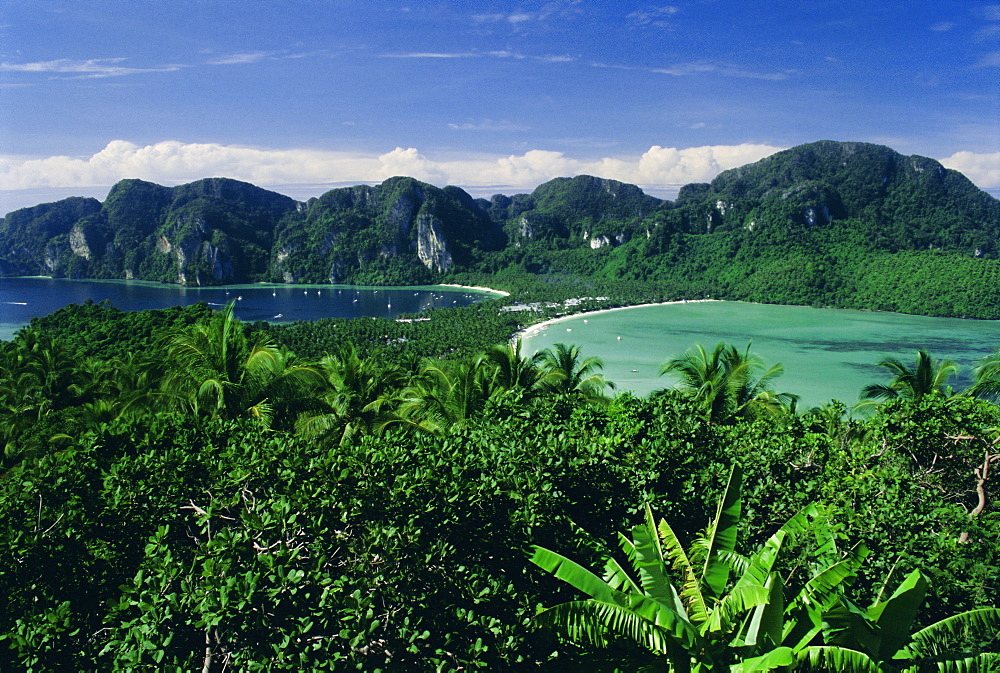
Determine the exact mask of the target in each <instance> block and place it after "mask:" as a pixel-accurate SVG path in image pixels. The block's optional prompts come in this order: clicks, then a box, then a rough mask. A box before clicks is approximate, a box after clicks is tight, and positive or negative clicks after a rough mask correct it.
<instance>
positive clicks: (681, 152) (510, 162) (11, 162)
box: [0, 140, 780, 196]
mask: <svg viewBox="0 0 1000 673" xmlns="http://www.w3.org/2000/svg"><path fill="white" fill-rule="evenodd" d="M779 149H780V148H778V147H772V146H770V145H751V144H744V145H732V146H727V145H722V146H706V147H693V148H688V149H676V148H664V147H660V146H658V145H657V146H653V147H651V148H650V149H649V150H648V151H647V152H645V153H644V154H642V155H641V156H630V157H602V158H596V159H581V158H574V157H570V156H567V155H566V154H564V153H563V152H554V151H550V150H540V149H535V150H530V151H527V152H525V153H524V154H520V155H509V156H495V155H494V156H482V155H479V156H474V157H465V158H449V159H433V158H430V157H427V156H425V155H423V154H421V153H420V152H419V151H418V150H417V149H416V148H412V147H410V148H403V147H397V148H395V149H394V150H392V151H391V152H386V153H384V154H381V155H377V154H364V153H350V152H333V151H323V150H304V149H259V148H250V147H239V146H231V145H219V144H213V143H181V142H178V141H164V142H160V143H156V144H153V145H145V146H140V145H136V144H133V143H130V142H126V141H124V140H115V141H113V142H110V143H108V145H107V146H106V147H105V148H104V149H102V150H101V151H100V152H98V153H96V154H94V155H93V156H90V157H67V156H53V157H45V158H24V157H15V156H6V157H0V190H5V191H8V192H10V191H18V190H37V189H64V188H93V187H98V186H111V185H113V184H114V183H115V182H117V181H118V180H121V179H124V178H140V179H143V180H149V181H151V182H157V183H159V184H166V185H176V184H182V183H185V182H191V181H193V180H197V179H200V178H204V177H210V176H224V177H230V178H234V179H238V180H245V181H247V182H251V183H253V184H256V185H260V186H263V187H268V188H271V189H276V190H278V191H281V190H282V187H283V186H288V185H316V192H315V194H314V195H317V196H318V195H319V193H321V192H322V191H323V189H324V187H323V186H324V185H335V184H337V185H339V184H344V183H361V182H380V181H382V180H384V179H386V178H388V177H391V176H394V175H409V176H412V177H415V178H417V179H420V180H424V181H426V182H430V183H432V184H436V185H445V184H453V185H459V186H462V187H467V188H470V189H475V190H477V191H479V192H482V191H483V190H485V189H487V188H494V187H495V188H496V191H506V192H508V193H511V192H514V191H530V190H531V189H533V188H534V187H536V186H537V185H538V184H540V183H542V182H545V181H546V180H550V179H552V178H555V177H562V176H573V175H580V174H589V175H597V176H600V177H607V178H612V179H616V180H621V181H624V182H631V183H635V184H639V185H641V186H642V187H643V188H645V189H647V190H648V191H650V192H651V193H657V194H665V193H669V192H670V191H671V190H674V189H676V187H677V186H679V185H682V184H686V183H688V182H703V181H707V180H711V179H712V178H713V177H715V176H716V175H717V174H718V173H719V172H720V171H722V170H725V169H727V168H733V167H736V166H740V165H743V164H746V163H749V162H752V161H756V160H758V159H760V158H762V157H764V156H767V155H768V154H771V153H773V152H775V151H777V150H779Z"/></svg>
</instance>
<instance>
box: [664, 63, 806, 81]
mask: <svg viewBox="0 0 1000 673" xmlns="http://www.w3.org/2000/svg"><path fill="white" fill-rule="evenodd" d="M649 71H650V72H655V73H659V74H661V75H673V76H674V77H686V76H688V75H699V74H703V73H713V74H717V75H724V76H726V77H740V78H743V79H763V80H770V81H779V80H785V79H788V78H789V77H790V76H791V74H792V73H793V71H790V70H786V71H784V72H754V71H752V70H745V69H743V68H739V67H737V66H733V65H728V64H725V63H713V62H711V61H692V62H690V63H675V64H674V65H671V66H667V67H663V68H650V70H649Z"/></svg>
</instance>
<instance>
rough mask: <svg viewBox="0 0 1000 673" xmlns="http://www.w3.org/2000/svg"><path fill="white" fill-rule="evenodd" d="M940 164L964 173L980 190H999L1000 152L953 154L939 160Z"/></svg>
mask: <svg viewBox="0 0 1000 673" xmlns="http://www.w3.org/2000/svg"><path fill="white" fill-rule="evenodd" d="M941 163H942V164H943V165H944V166H945V167H946V168H954V169H955V170H956V171H959V172H961V173H964V174H965V177H967V178H969V179H970V180H972V182H974V183H975V184H976V185H978V186H979V187H980V188H982V189H987V190H993V191H996V190H997V189H998V188H1000V152H984V153H976V152H955V154H952V155H951V156H950V157H946V158H944V159H941Z"/></svg>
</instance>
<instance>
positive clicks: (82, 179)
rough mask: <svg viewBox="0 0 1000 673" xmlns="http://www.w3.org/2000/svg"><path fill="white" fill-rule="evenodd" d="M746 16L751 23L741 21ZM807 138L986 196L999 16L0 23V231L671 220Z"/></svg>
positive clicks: (902, 9) (332, 6)
mask: <svg viewBox="0 0 1000 673" xmlns="http://www.w3.org/2000/svg"><path fill="white" fill-rule="evenodd" d="M751 7H752V9H751ZM822 139H834V140H860V141H869V142H876V143H881V144H885V145H888V146H890V147H893V148H894V149H896V150H898V151H900V152H902V153H904V154H921V155H925V156H930V157H934V158H936V159H939V160H941V161H942V162H943V163H945V165H947V166H949V167H953V168H957V169H959V170H962V171H963V172H964V173H966V175H968V176H969V177H970V178H971V179H972V180H973V181H974V182H976V184H978V185H979V186H980V187H983V188H984V189H988V190H990V191H991V193H993V194H995V195H997V194H1000V4H990V3H977V2H968V1H961V2H956V1H950V0H937V1H936V2H912V1H909V2H895V1H885V2H878V1H876V2H872V1H871V0H868V1H866V2H855V1H836V2H835V1H825V0H813V1H810V2H801V1H798V2H786V1H778V2H761V3H753V4H752V5H751V4H748V3H745V2H734V1H729V0H680V1H678V2H676V3H671V4H661V3H632V2H596V1H588V0H556V1H553V2H497V3H473V2H395V1H381V2H361V1H355V0H344V1H333V2H318V1H313V0H296V1H294V2H288V1H281V0H271V1H268V2H264V1H254V0H251V1H246V0H243V1H239V2H235V1H233V2H227V1H212V2H208V1H191V0H171V1H170V2H126V1H107V0H106V1H103V2H91V1H88V0H74V1H73V2H63V1H47V0H31V1H30V2H29V1H27V0H6V1H5V2H4V3H3V4H2V6H0V212H7V211H9V210H11V209H13V208H17V207H22V206H26V205H32V204H34V203H39V202H42V201H46V200H53V199H54V198H61V197H63V196H67V195H70V194H80V195H94V196H97V197H98V198H103V196H104V195H105V194H106V193H107V189H108V187H109V186H110V185H111V184H113V183H114V182H116V181H117V180H119V179H121V178H125V177H139V178H143V179H147V180H152V181H154V182H158V183H160V184H168V185H169V184H179V183H183V182H188V181H191V180H195V179H198V178H201V177H208V176H216V175H224V176H228V177H233V178H237V179H243V180H247V181H250V182H254V183H255V184H259V185H262V186H266V187H269V188H272V189H275V190H276V191H280V192H283V193H287V194H289V195H291V196H294V197H296V198H302V199H304V198H307V197H309V196H316V195H319V194H320V193H322V192H323V191H325V190H326V189H328V188H330V187H333V186H339V185H343V184H355V183H359V182H378V181H380V180H383V179H385V178H386V177H390V176H391V175H396V174H408V175H413V176H414V177H417V178H420V179H424V180H427V181H428V182H431V183H434V184H438V185H443V184H457V185H460V186H463V187H465V188H467V189H469V191H471V192H473V193H474V194H477V195H488V194H490V193H494V192H504V193H513V192H517V191H528V190H530V189H531V188H533V187H534V186H536V185H537V184H539V183H541V182H543V181H545V180H547V179H550V178H552V177H556V176H560V175H573V174H578V173H591V174H598V175H603V176H605V177H611V178H615V179H621V180H625V181H628V182H634V183H637V184H640V185H641V186H642V187H643V188H644V189H646V191H647V192H649V193H652V194H656V195H658V196H664V197H668V198H669V197H671V196H672V195H673V193H674V192H675V191H676V189H677V187H678V186H679V185H681V184H685V183H687V182H695V181H707V180H710V179H711V178H712V177H714V176H715V175H716V174H717V173H718V172H719V171H721V170H723V169H726V168H731V167H734V166H738V165H741V164H744V163H748V162H751V161H755V160H757V159H760V158H761V157H763V156H766V155H767V154H770V153H772V152H774V151H777V150H779V149H784V148H787V147H792V146H794V145H797V144H801V143H806V142H812V141H815V140H822Z"/></svg>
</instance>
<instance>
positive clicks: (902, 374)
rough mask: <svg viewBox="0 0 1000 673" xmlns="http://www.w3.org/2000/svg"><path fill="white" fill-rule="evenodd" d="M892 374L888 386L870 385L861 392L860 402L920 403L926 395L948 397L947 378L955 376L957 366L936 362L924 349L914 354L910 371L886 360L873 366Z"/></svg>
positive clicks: (896, 361) (881, 384) (892, 358)
mask: <svg viewBox="0 0 1000 673" xmlns="http://www.w3.org/2000/svg"><path fill="white" fill-rule="evenodd" d="M875 366H876V367H880V368H882V369H885V370H886V371H888V372H889V373H890V374H892V375H893V376H892V380H891V381H890V382H889V383H887V384H886V383H871V384H869V385H867V386H865V387H864V389H863V390H862V391H861V399H862V400H894V399H904V400H919V399H921V398H922V397H924V396H925V395H935V396H947V395H948V388H947V386H946V384H947V382H948V379H950V378H951V377H953V376H955V375H956V374H957V373H958V366H957V365H956V364H955V363H954V362H952V361H951V360H940V361H938V362H935V361H934V359H933V358H931V356H930V355H929V354H928V353H927V351H925V350H919V351H917V359H916V363H915V365H914V367H913V368H912V369H911V368H910V367H908V366H907V365H905V364H903V363H902V362H901V361H900V360H899V359H897V358H894V357H886V358H883V359H882V360H880V361H879V362H878V363H877V364H876V365H875Z"/></svg>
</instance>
